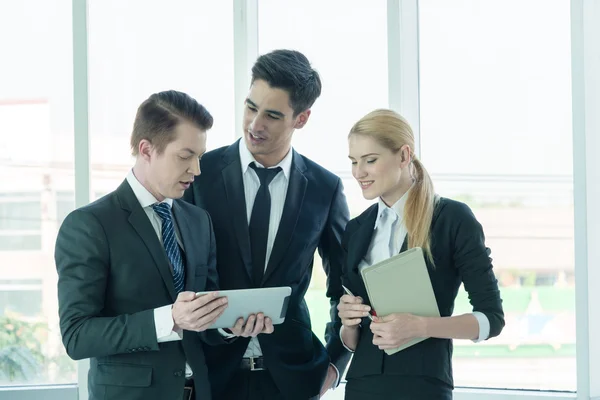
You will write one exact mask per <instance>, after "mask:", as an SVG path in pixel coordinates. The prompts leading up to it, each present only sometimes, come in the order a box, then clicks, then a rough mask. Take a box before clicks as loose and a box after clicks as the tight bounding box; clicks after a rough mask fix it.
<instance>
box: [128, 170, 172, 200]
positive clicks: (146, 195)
mask: <svg viewBox="0 0 600 400" xmlns="http://www.w3.org/2000/svg"><path fill="white" fill-rule="evenodd" d="M127 183H129V186H131V190H133V194H135V197H136V198H137V199H138V201H139V202H140V205H141V206H142V208H146V207H150V206H152V205H154V204H156V203H160V201H158V200H156V197H154V195H153V194H152V193H150V192H149V191H148V189H146V188H145V187H144V185H142V184H141V183H140V181H139V180H138V179H137V177H136V176H135V175H134V174H133V168H132V169H130V170H129V173H128V174H127ZM162 202H163V203H167V204H168V205H169V206H170V207H172V206H173V199H164V200H163V201H162Z"/></svg>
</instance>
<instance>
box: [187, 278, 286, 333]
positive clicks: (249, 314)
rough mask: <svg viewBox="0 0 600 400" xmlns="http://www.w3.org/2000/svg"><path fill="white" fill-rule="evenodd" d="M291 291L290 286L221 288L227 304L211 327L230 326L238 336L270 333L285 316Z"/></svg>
mask: <svg viewBox="0 0 600 400" xmlns="http://www.w3.org/2000/svg"><path fill="white" fill-rule="evenodd" d="M208 293H211V292H198V293H196V295H197V296H201V295H204V294H208ZM291 294H292V288H291V287H289V286H283V287H269V288H257V289H237V290H219V296H223V297H226V298H227V308H226V309H225V311H224V312H223V313H222V314H221V315H220V316H219V317H218V318H217V319H216V321H215V322H214V324H213V325H211V326H210V328H209V329H217V328H229V329H231V330H232V331H233V332H234V334H235V335H237V336H256V335H257V334H259V333H271V332H272V331H273V329H272V328H273V326H274V325H278V324H281V323H283V321H284V320H285V315H286V312H287V307H288V302H289V298H290V295H291ZM240 319H241V320H242V321H240ZM256 331H258V332H256Z"/></svg>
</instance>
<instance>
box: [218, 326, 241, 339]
mask: <svg viewBox="0 0 600 400" xmlns="http://www.w3.org/2000/svg"><path fill="white" fill-rule="evenodd" d="M217 330H218V331H219V333H220V334H221V336H223V337H224V338H225V339H232V338H234V337H236V336H235V335H234V334H233V333H227V332H225V330H224V329H222V328H219V329H217Z"/></svg>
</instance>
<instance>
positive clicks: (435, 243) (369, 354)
mask: <svg viewBox="0 0 600 400" xmlns="http://www.w3.org/2000/svg"><path fill="white" fill-rule="evenodd" d="M377 214H378V206H377V204H375V205H373V206H371V207H370V208H368V209H367V210H366V211H365V212H363V213H362V214H361V215H360V216H358V217H356V218H355V219H353V220H352V221H350V222H349V223H348V227H347V228H346V231H345V232H344V238H343V242H342V243H343V247H344V252H345V262H344V272H343V279H342V280H343V281H344V285H346V286H347V287H348V288H349V289H350V290H351V291H352V292H353V293H354V294H355V295H357V296H361V297H362V298H363V299H364V300H365V303H366V304H369V305H370V301H369V297H368V295H367V291H366V289H365V285H364V283H363V281H362V277H361V275H360V272H359V270H358V266H359V263H360V261H361V260H362V259H363V258H364V256H365V255H366V254H367V251H368V247H369V244H370V243H371V239H372V237H373V232H374V226H375V220H376V218H377ZM406 248H407V240H405V241H404V244H403V246H402V251H404V250H406ZM431 252H432V255H433V260H434V263H435V266H433V265H431V264H430V263H429V261H427V267H428V270H429V277H430V278H431V283H432V286H433V291H434V293H435V297H436V300H437V304H438V308H439V310H440V315H441V316H442V317H447V316H451V315H452V311H453V309H454V299H455V298H456V295H457V293H458V289H459V287H460V284H461V282H462V283H464V285H465V289H466V291H467V292H468V294H469V300H470V302H471V304H472V306H473V311H479V312H482V313H483V314H485V316H486V317H487V318H488V320H489V321H490V336H489V337H494V336H497V335H498V334H500V332H501V331H502V328H503V327H504V312H503V311H502V300H501V298H500V291H499V290H498V281H497V280H496V277H495V276H494V272H493V270H492V260H491V258H490V257H489V255H490V250H489V249H488V248H487V247H486V246H485V239H484V235H483V230H482V228H481V225H480V224H479V222H477V220H476V219H475V216H474V215H473V213H472V212H471V210H470V209H469V207H468V206H467V205H466V204H463V203H460V202H457V201H453V200H449V199H446V198H440V199H439V202H438V203H437V205H436V207H435V210H434V216H433V221H432V224H431ZM369 324H370V321H369V319H368V318H363V320H362V323H361V328H360V339H359V343H358V346H357V348H356V352H355V353H354V357H353V359H352V364H351V366H350V368H349V369H348V373H347V375H346V377H347V378H348V379H351V378H357V377H363V376H368V375H379V374H386V375H407V376H415V377H416V376H421V377H423V376H425V377H432V378H437V379H440V380H441V381H443V382H445V383H447V384H448V385H451V386H453V384H454V383H453V379H452V341H451V340H449V339H435V338H431V339H427V340H425V341H423V342H420V343H418V344H416V345H414V346H411V347H409V348H407V349H405V350H402V351H400V352H398V353H396V354H394V355H392V356H388V355H386V354H385V352H384V351H382V350H379V349H378V348H377V347H376V346H374V345H373V334H372V333H371V329H370V328H369ZM390 395H392V394H390Z"/></svg>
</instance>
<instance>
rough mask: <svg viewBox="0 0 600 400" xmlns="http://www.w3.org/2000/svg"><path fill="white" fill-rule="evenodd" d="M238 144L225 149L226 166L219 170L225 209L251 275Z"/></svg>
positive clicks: (250, 258) (246, 215)
mask: <svg viewBox="0 0 600 400" xmlns="http://www.w3.org/2000/svg"><path fill="white" fill-rule="evenodd" d="M238 146H239V141H238V145H237V146H236V145H231V146H229V148H228V149H227V152H226V154H225V155H224V159H225V162H226V166H225V167H224V168H223V170H222V171H221V175H222V177H223V184H224V185H225V194H226V196H227V209H228V210H229V214H230V215H231V223H232V226H233V231H234V232H235V236H236V237H237V242H238V244H239V246H240V252H241V254H242V260H243V261H244V266H245V267H246V271H247V272H248V276H249V277H252V257H251V254H250V235H249V233H248V212H247V211H246V196H245V195H244V193H245V192H244V181H243V179H242V166H241V163H240V156H239V148H238Z"/></svg>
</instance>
